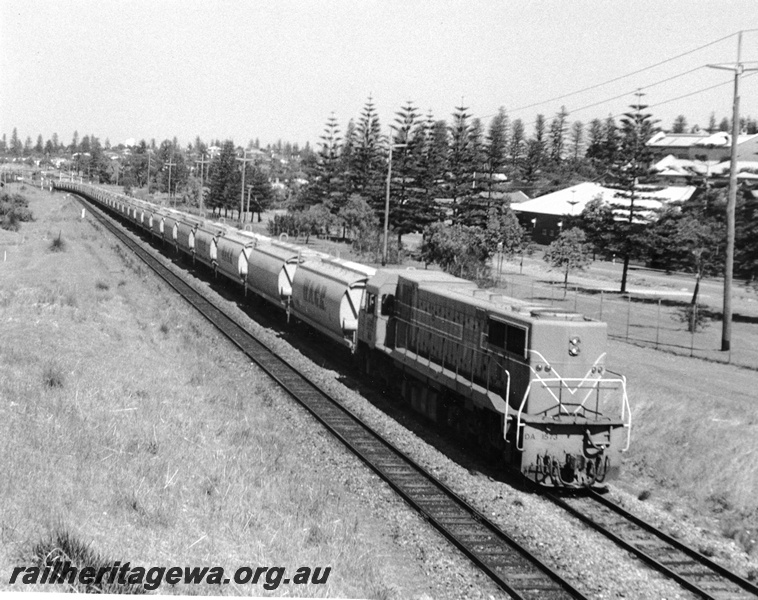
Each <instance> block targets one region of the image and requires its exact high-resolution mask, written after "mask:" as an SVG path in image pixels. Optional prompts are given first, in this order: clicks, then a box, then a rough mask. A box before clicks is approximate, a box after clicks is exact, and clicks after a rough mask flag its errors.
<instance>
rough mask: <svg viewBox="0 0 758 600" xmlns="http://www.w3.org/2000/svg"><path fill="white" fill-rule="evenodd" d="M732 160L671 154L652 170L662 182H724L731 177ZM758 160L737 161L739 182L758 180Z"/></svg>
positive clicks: (682, 183)
mask: <svg viewBox="0 0 758 600" xmlns="http://www.w3.org/2000/svg"><path fill="white" fill-rule="evenodd" d="M730 169H731V161H729V160H726V161H721V162H718V161H715V160H710V161H701V160H689V159H685V158H676V157H675V156H674V155H673V154H669V155H668V156H666V157H665V158H662V159H661V160H659V161H658V162H657V163H655V164H654V165H653V166H652V167H651V171H654V172H655V173H656V180H657V181H658V182H660V183H666V184H672V185H686V184H689V183H692V182H698V183H701V182H704V181H705V180H708V181H709V182H710V183H715V184H716V185H718V182H719V181H721V182H722V183H723V184H725V183H726V181H727V180H728V179H729V171H730ZM756 173H758V161H755V160H738V161H737V180H738V181H739V182H743V183H744V182H754V181H755V180H758V175H756Z"/></svg>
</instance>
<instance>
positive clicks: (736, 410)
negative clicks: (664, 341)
mask: <svg viewBox="0 0 758 600" xmlns="http://www.w3.org/2000/svg"><path fill="white" fill-rule="evenodd" d="M612 356H613V358H614V362H616V363H618V362H623V363H624V364H625V366H624V368H623V371H624V372H625V373H626V375H627V376H628V377H629V389H630V397H631V401H632V411H633V415H634V426H633V427H634V429H633V436H632V447H631V450H630V452H629V453H628V455H627V457H626V461H625V472H624V474H623V482H624V483H625V484H626V485H628V486H630V487H632V489H637V490H638V491H637V494H638V497H639V499H641V500H648V499H652V500H656V499H657V500H661V499H663V498H673V499H674V502H675V504H676V505H679V506H684V507H686V511H687V512H688V513H689V514H693V513H694V514H695V515H698V514H700V515H707V516H710V517H712V518H715V519H717V521H718V522H719V523H720V526H721V529H722V533H723V534H724V535H726V536H728V537H733V538H735V539H736V540H737V541H738V542H739V543H740V544H741V545H742V547H743V549H745V551H747V552H752V551H754V550H758V548H756V544H755V538H756V535H755V533H754V532H755V530H756V529H758V460H756V456H758V412H757V411H756V407H755V381H756V376H755V373H754V372H753V371H749V370H746V369H740V368H737V367H731V366H729V365H717V364H707V363H703V362H701V361H699V360H695V359H689V358H685V357H676V356H670V355H665V354H659V353H653V352H650V351H645V350H642V349H640V348H636V347H633V346H628V345H625V344H615V345H614V347H613V352H612ZM664 505H665V502H664ZM672 506H673V505H672ZM750 532H753V533H752V536H751V535H750ZM751 540H752V541H751Z"/></svg>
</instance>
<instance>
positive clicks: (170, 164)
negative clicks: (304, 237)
mask: <svg viewBox="0 0 758 600" xmlns="http://www.w3.org/2000/svg"><path fill="white" fill-rule="evenodd" d="M171 160H174V157H173V155H172V156H171ZM171 160H170V161H169V162H167V163H165V165H164V166H166V167H168V203H169V204H171V167H175V166H176V163H175V162H171ZM174 207H176V205H174Z"/></svg>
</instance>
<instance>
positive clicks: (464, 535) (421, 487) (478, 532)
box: [60, 186, 587, 600]
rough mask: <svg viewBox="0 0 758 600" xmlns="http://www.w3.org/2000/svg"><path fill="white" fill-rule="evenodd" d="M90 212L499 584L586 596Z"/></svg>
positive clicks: (556, 598)
mask: <svg viewBox="0 0 758 600" xmlns="http://www.w3.org/2000/svg"><path fill="white" fill-rule="evenodd" d="M60 187H61V189H66V187H63V186H60ZM71 191H74V192H79V193H80V194H86V192H85V191H80V190H76V189H74V190H71ZM91 213H92V214H93V215H95V216H96V218H98V219H99V220H100V221H101V222H102V223H103V225H104V226H105V227H106V228H107V229H108V230H109V231H111V232H112V233H113V234H114V235H116V236H117V237H118V238H119V239H120V240H121V241H122V242H123V243H124V244H125V245H126V246H127V247H129V248H130V249H132V250H133V251H134V252H135V253H136V254H137V255H138V256H139V258H141V259H142V260H143V261H144V262H145V263H147V264H148V265H149V266H150V268H151V269H153V270H154V271H155V272H156V273H157V274H158V275H159V276H160V277H162V278H163V279H164V280H165V281H166V282H167V283H168V285H170V286H171V287H173V288H174V289H175V290H176V291H177V292H179V293H180V294H181V295H182V296H183V297H184V298H185V299H186V300H187V301H188V302H189V303H190V304H191V305H192V306H193V307H194V308H196V309H197V310H198V311H199V312H200V313H201V314H202V315H203V316H204V317H205V318H206V319H208V321H210V322H211V323H212V324H213V325H214V326H215V327H216V328H218V330H219V331H221V333H222V334H223V335H225V336H226V337H227V338H228V339H229V340H230V341H231V342H232V343H233V344H234V345H235V346H237V347H238V348H239V349H240V350H242V351H243V352H244V353H245V354H246V355H247V356H249V357H250V358H251V359H252V360H253V361H254V362H255V363H256V364H257V365H258V366H259V367H260V368H261V369H262V370H263V371H264V372H266V373H268V374H269V376H271V377H272V379H273V380H274V381H275V382H276V383H277V384H278V385H280V386H281V387H282V389H284V390H285V391H286V392H287V393H288V394H289V395H290V396H291V397H292V398H293V399H294V400H296V401H297V402H299V403H300V404H301V405H302V406H303V407H304V408H305V409H307V410H308V411H309V412H310V413H311V414H312V415H313V416H314V417H315V418H316V419H317V420H318V421H319V422H320V423H322V424H323V425H324V427H326V428H327V429H328V430H329V431H330V432H331V433H332V434H333V435H334V436H335V437H336V438H337V439H338V440H339V441H340V442H342V443H343V444H345V446H346V447H347V448H349V449H350V450H351V451H352V452H353V453H354V454H355V455H356V456H357V457H358V458H360V459H361V460H362V461H363V462H364V463H365V464H366V465H367V466H368V467H369V468H371V469H372V470H373V471H374V472H375V473H376V474H377V475H378V476H379V477H380V478H381V479H382V480H383V481H385V482H386V483H387V484H388V485H389V486H390V487H391V488H392V489H393V490H395V492H396V493H397V494H398V495H399V496H400V497H402V498H403V499H404V500H405V501H406V502H407V503H408V504H409V505H410V506H411V507H412V508H413V509H415V510H416V511H418V512H419V513H420V514H421V515H422V516H423V517H424V518H425V519H426V520H427V521H428V522H429V523H430V524H431V525H432V526H434V527H435V528H436V529H437V530H438V531H440V533H442V534H443V535H444V536H445V537H446V538H447V539H448V540H449V541H450V542H451V544H453V545H454V546H456V547H457V548H458V549H459V550H461V552H462V553H463V554H464V555H465V556H466V557H468V558H469V559H470V560H471V561H472V562H473V563H474V564H475V565H476V566H477V567H478V568H479V569H481V570H482V571H483V572H484V573H486V574H487V575H488V576H489V577H490V578H491V579H492V580H493V581H494V582H495V584H496V585H498V586H499V587H500V588H501V589H503V590H505V591H506V592H507V593H508V594H510V595H511V596H512V597H513V598H516V599H520V600H543V599H545V598H550V599H551V600H569V599H577V600H586V598H587V597H586V596H585V595H584V594H582V593H581V592H580V591H578V590H577V589H575V588H574V587H573V586H572V585H571V584H570V583H568V582H567V581H566V580H564V579H563V578H561V577H560V576H559V575H558V574H557V573H555V572H554V571H553V570H552V569H551V568H550V567H548V566H547V565H545V564H544V563H543V562H542V561H541V560H540V559H539V558H537V557H536V556H534V555H533V554H531V553H530V552H529V551H528V550H526V549H525V548H524V547H523V546H522V545H520V544H519V543H518V542H516V541H515V540H514V539H513V538H512V537H510V536H509V535H508V534H507V533H506V532H504V531H502V530H501V529H500V528H499V527H497V526H496V525H495V524H494V523H492V522H491V521H489V520H488V519H487V517H486V516H484V515H483V514H482V513H480V512H479V511H477V510H476V509H475V508H474V507H472V506H471V505H470V504H469V503H467V502H466V501H465V500H463V499H462V498H461V497H460V496H458V495H457V494H456V493H455V492H453V491H452V490H451V489H449V488H448V487H447V486H445V484H444V483H442V482H441V481H439V479H437V478H436V477H434V475H432V474H431V473H430V472H428V471H426V470H425V469H424V468H423V467H421V466H420V465H418V464H417V463H416V462H415V461H413V460H412V459H411V458H410V457H408V456H407V455H406V454H404V453H403V452H401V451H400V450H399V449H398V448H397V447H395V446H394V445H393V444H392V443H391V442H390V441H388V440H386V439H385V438H384V437H382V436H381V435H380V434H379V433H377V432H376V431H375V430H373V429H372V428H371V427H370V426H368V425H367V424H366V423H364V422H363V421H362V420H361V419H360V418H359V417H358V416H357V415H356V414H355V413H353V412H352V411H350V410H349V409H348V408H347V407H345V406H343V405H342V404H341V403H340V402H339V401H337V400H335V399H334V398H332V397H331V396H330V395H329V394H328V393H327V392H326V391H325V390H323V389H322V388H321V387H320V386H319V385H318V384H316V383H315V382H313V381H311V380H310V379H308V378H307V377H306V376H305V375H303V374H302V373H300V372H298V371H297V370H296V369H295V368H294V367H293V366H292V365H291V364H289V361H287V360H286V358H283V357H280V356H279V355H277V354H275V353H274V352H273V351H271V350H270V349H269V348H268V346H267V345H266V344H265V343H264V342H262V341H260V340H258V339H257V338H256V337H255V336H253V335H252V334H251V333H250V332H249V331H247V329H246V328H245V327H244V326H243V325H241V324H239V323H238V322H237V321H236V320H234V319H233V318H232V317H231V316H229V315H228V314H227V313H226V311H224V310H223V309H222V308H221V307H219V306H217V305H216V304H215V303H214V302H213V301H211V300H210V299H209V298H208V297H206V296H205V295H204V294H202V293H200V292H199V291H197V290H195V289H194V288H193V287H191V286H190V285H189V284H187V283H186V282H185V281H184V280H183V279H182V278H181V277H179V276H178V275H176V274H175V273H173V272H172V271H171V270H170V269H169V268H168V267H166V266H165V265H164V264H163V263H162V262H161V261H159V260H158V259H157V258H156V257H155V256H153V254H152V253H151V252H149V251H147V250H146V248H145V247H144V245H143V244H142V243H139V242H137V241H136V239H135V238H133V237H132V236H130V235H128V234H127V233H126V232H125V231H124V230H123V229H121V228H119V227H118V226H116V225H114V224H113V223H112V222H111V221H110V220H109V219H107V218H106V217H105V215H104V214H102V213H101V212H100V211H95V210H93V211H91ZM153 252H155V251H153Z"/></svg>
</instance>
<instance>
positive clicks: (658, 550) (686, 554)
mask: <svg viewBox="0 0 758 600" xmlns="http://www.w3.org/2000/svg"><path fill="white" fill-rule="evenodd" d="M546 496H547V497H548V498H549V499H550V500H551V501H552V502H554V503H555V504H557V505H558V506H560V507H561V508H563V509H564V510H566V511H567V512H569V513H570V514H572V515H573V516H575V517H577V518H578V519H579V520H581V521H582V522H584V523H586V524H587V525H589V526H590V527H592V528H593V529H595V530H597V531H599V532H600V533H602V534H603V535H605V536H606V537H608V538H609V539H611V540H612V541H614V542H615V543H616V544H618V545H619V546H621V547H623V548H625V549H626V550H628V551H629V552H631V553H633V554H634V555H635V556H637V557H638V558H639V559H640V560H642V561H644V562H645V563H646V564H648V565H649V566H650V567H652V568H654V569H656V570H658V571H660V572H661V573H663V574H665V575H666V576H667V577H669V578H671V579H673V580H675V581H676V582H677V583H679V584H680V585H681V586H682V587H684V588H686V589H687V590H689V591H690V592H692V593H694V594H696V595H697V596H699V597H701V598H706V599H708V600H747V599H755V598H758V586H755V585H754V584H752V583H751V582H749V581H747V580H746V579H743V578H742V577H740V576H739V575H736V574H734V573H732V572H731V571H728V570H727V569H725V568H724V567H722V566H721V565H719V564H717V563H715V562H713V561H712V560H710V559H709V558H708V557H706V556H704V555H703V554H701V553H700V552H698V551H697V550H695V549H694V548H690V547H689V546H687V545H685V544H683V543H682V542H680V541H679V540H677V539H675V538H673V537H671V536H670V535H668V534H666V533H664V532H662V531H661V530H660V529H657V528H656V527H654V526H653V525H651V524H650V523H647V522H645V521H643V520H642V519H640V518H638V517H636V516H635V515H633V514H631V513H630V512H628V511H626V510H625V509H623V508H621V507H620V506H619V505H618V504H616V503H614V502H612V501H610V500H608V499H606V498H604V497H603V496H601V495H599V494H597V493H595V492H587V493H586V494H584V495H582V496H576V497H571V498H568V497H565V498H564V497H558V496H556V495H555V494H546Z"/></svg>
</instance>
